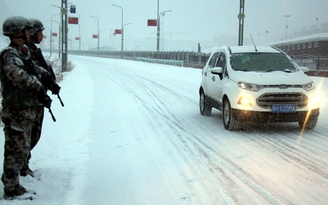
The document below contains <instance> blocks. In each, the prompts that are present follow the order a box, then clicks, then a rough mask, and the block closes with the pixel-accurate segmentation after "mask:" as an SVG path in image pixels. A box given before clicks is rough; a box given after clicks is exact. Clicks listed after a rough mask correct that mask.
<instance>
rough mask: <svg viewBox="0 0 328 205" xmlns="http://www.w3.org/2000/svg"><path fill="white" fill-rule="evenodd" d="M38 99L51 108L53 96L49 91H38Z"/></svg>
mask: <svg viewBox="0 0 328 205" xmlns="http://www.w3.org/2000/svg"><path fill="white" fill-rule="evenodd" d="M38 100H39V102H40V103H41V104H42V105H43V106H44V107H46V108H50V106H51V102H52V100H51V98H50V97H49V96H48V95H47V93H45V92H44V91H43V92H39V93H38Z"/></svg>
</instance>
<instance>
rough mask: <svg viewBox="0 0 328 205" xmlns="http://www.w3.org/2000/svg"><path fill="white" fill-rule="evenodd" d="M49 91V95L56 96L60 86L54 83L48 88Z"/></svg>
mask: <svg viewBox="0 0 328 205" xmlns="http://www.w3.org/2000/svg"><path fill="white" fill-rule="evenodd" d="M49 90H51V93H52V94H53V95H58V94H59V91H60V86H59V85H58V84H57V83H54V84H52V85H51V86H49Z"/></svg>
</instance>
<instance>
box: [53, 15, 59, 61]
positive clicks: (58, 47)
mask: <svg viewBox="0 0 328 205" xmlns="http://www.w3.org/2000/svg"><path fill="white" fill-rule="evenodd" d="M52 21H53V22H56V23H58V58H60V35H59V33H60V23H59V22H58V21H55V20H52Z"/></svg>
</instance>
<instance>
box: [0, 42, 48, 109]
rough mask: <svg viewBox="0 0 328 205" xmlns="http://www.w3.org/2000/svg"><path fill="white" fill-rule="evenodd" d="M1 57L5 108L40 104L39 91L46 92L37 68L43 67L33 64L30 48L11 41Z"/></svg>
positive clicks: (3, 105)
mask: <svg viewBox="0 0 328 205" xmlns="http://www.w3.org/2000/svg"><path fill="white" fill-rule="evenodd" d="M0 57H1V58H0V80H1V87H2V98H3V99H2V107H3V109H4V110H5V109H15V110H21V109H26V108H29V107H35V106H40V105H41V104H40V103H39V101H38V98H37V93H39V92H44V88H43V86H42V84H41V83H40V81H39V80H38V76H37V73H38V72H36V69H39V70H40V69H41V68H38V67H33V66H31V62H32V61H31V59H30V55H29V52H28V50H27V49H26V48H25V47H23V48H19V46H18V45H17V44H15V43H11V44H10V45H9V46H8V47H7V48H5V49H3V50H2V51H1V54H0ZM27 62H29V64H28V63H27ZM32 63H34V62H32ZM34 65H35V64H34ZM40 72H41V71H40Z"/></svg>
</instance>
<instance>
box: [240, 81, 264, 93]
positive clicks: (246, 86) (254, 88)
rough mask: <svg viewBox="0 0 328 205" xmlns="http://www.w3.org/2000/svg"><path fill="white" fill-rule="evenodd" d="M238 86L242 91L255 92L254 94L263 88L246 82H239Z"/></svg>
mask: <svg viewBox="0 0 328 205" xmlns="http://www.w3.org/2000/svg"><path fill="white" fill-rule="evenodd" d="M238 86H239V87H240V88H242V89H245V90H250V91H254V92H257V91H259V90H261V89H262V88H263V86H262V85H257V84H252V83H244V82H239V83H238Z"/></svg>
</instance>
